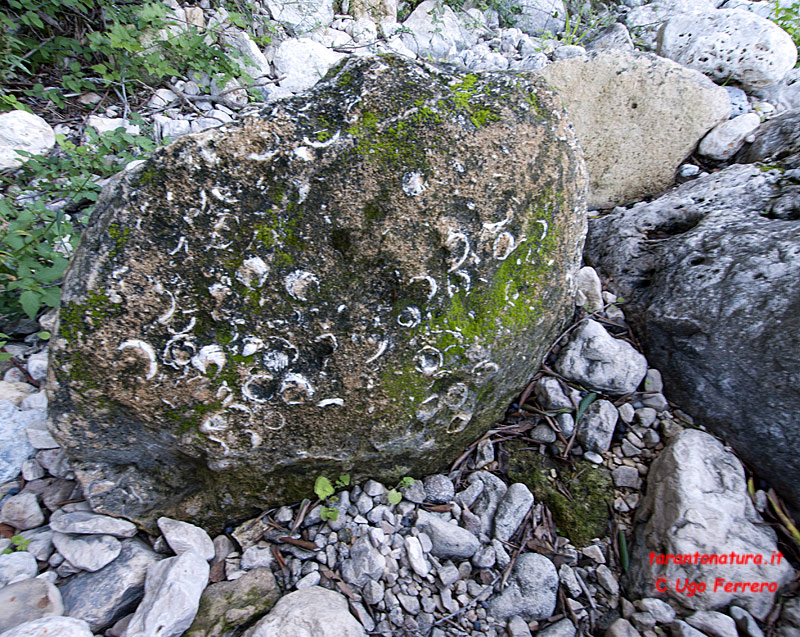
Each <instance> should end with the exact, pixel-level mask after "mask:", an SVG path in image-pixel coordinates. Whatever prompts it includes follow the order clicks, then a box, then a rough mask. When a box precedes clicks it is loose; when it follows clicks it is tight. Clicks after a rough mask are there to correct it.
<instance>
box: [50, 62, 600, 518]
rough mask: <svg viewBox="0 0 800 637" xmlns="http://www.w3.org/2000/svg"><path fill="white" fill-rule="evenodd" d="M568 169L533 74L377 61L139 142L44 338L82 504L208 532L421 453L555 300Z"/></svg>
mask: <svg viewBox="0 0 800 637" xmlns="http://www.w3.org/2000/svg"><path fill="white" fill-rule="evenodd" d="M585 188H586V173H585V167H584V164H583V159H582V154H581V152H580V150H579V148H578V145H577V142H576V141H575V138H574V133H573V130H572V128H571V127H570V125H569V119H568V118H567V117H566V116H565V113H564V112H563V110H562V107H561V105H560V99H557V98H556V97H555V96H554V94H553V93H552V92H551V91H550V90H549V89H546V88H544V86H543V84H542V83H541V79H539V78H534V77H531V76H518V75H512V74H505V73H484V74H481V75H480V76H478V77H476V76H474V75H471V76H462V75H452V74H450V73H448V72H445V71H444V70H441V69H437V68H434V67H432V66H427V65H423V64H417V63H414V62H411V61H407V60H403V59H400V58H395V57H391V56H380V57H369V58H350V59H349V60H347V61H345V62H343V63H342V64H341V65H340V66H338V67H337V68H336V69H334V70H332V71H331V73H330V74H329V75H328V76H327V77H326V79H324V80H323V81H321V82H320V83H319V84H317V85H316V86H315V87H314V88H313V89H311V90H310V91H309V92H307V93H305V94H303V95H299V96H297V97H294V98H291V99H287V100H282V101H278V102H275V103H274V104H271V105H268V106H266V107H264V109H263V110H262V111H260V112H253V113H251V116H249V117H246V118H244V119H243V120H242V121H241V122H239V123H233V124H230V125H226V126H225V127H223V128H219V129H215V130H212V131H206V132H204V133H201V134H198V135H192V136H184V137H181V138H180V139H178V140H177V141H175V142H174V143H173V144H171V145H169V146H167V147H164V148H162V149H159V150H157V151H156V152H155V153H154V155H153V156H152V157H151V158H150V159H148V160H147V161H146V162H145V163H144V164H141V165H139V166H137V167H135V168H132V169H131V170H129V171H126V172H124V173H122V174H121V175H120V176H119V177H118V178H117V179H115V180H114V181H113V183H111V184H109V186H108V187H107V189H106V190H105V191H104V193H103V194H102V196H101V199H100V201H99V202H98V204H97V207H96V208H95V213H94V216H93V217H92V219H91V221H90V223H89V226H88V228H87V230H86V232H85V233H84V236H83V243H82V245H81V246H79V247H78V248H77V250H76V252H75V255H74V257H73V260H72V264H71V267H70V270H69V272H68V273H67V274H66V275H65V280H64V286H63V296H62V307H61V311H60V322H59V325H58V327H57V334H55V335H54V337H53V339H52V340H51V346H50V359H51V366H50V373H51V378H50V379H49V381H48V387H50V388H52V395H51V396H50V402H49V405H50V409H51V413H52V414H57V418H54V419H53V424H52V427H53V429H52V432H53V435H54V436H55V437H56V438H57V439H58V441H59V442H60V443H61V444H63V445H64V447H65V449H66V451H67V453H68V454H69V456H70V457H71V458H72V459H73V461H74V464H73V466H74V467H75V470H76V473H77V475H78V477H79V479H80V481H81V483H82V485H83V488H84V493H85V495H86V498H87V499H88V501H89V502H90V503H91V505H92V508H93V509H94V510H97V511H100V512H108V513H114V514H115V515H121V516H125V517H128V518H129V519H132V520H136V521H137V522H140V523H141V524H143V525H146V526H148V527H149V528H153V527H154V524H155V518H156V517H157V516H158V515H164V516H167V517H171V518H174V519H181V520H184V521H192V522H196V523H199V524H200V525H201V526H203V527H204V528H213V527H214V526H219V525H221V524H222V523H223V522H225V521H226V520H229V519H231V518H236V517H237V516H241V517H245V516H246V515H247V514H250V513H251V512H252V511H253V509H254V508H256V507H260V508H262V509H264V508H269V506H270V505H271V504H280V503H282V502H285V501H289V500H295V499H297V498H298V497H301V494H308V493H312V492H313V484H314V480H315V478H316V476H318V475H320V474H325V475H338V474H339V473H349V474H350V475H351V478H352V479H353V480H354V481H356V480H360V479H362V478H365V477H373V478H375V479H380V480H382V481H383V482H385V483H386V484H390V483H392V484H396V482H397V481H398V480H399V479H400V478H402V477H403V476H404V475H427V474H430V473H434V472H435V471H437V470H440V469H441V468H443V467H444V466H446V465H447V464H448V462H450V461H452V460H453V459H454V458H455V457H457V456H458V455H459V454H460V453H461V452H462V451H463V449H464V447H465V445H466V444H467V443H468V442H469V441H471V440H474V439H475V438H476V437H478V436H479V435H480V434H481V433H482V432H484V431H486V430H487V429H488V428H489V427H490V426H491V425H492V423H493V422H495V420H496V419H497V417H498V416H500V415H501V414H502V413H503V412H504V410H505V409H506V408H507V407H508V404H509V402H510V401H511V399H512V397H513V395H514V394H515V393H518V392H519V387H520V386H522V385H523V384H524V383H525V382H526V381H527V380H528V379H529V378H530V375H531V373H532V372H533V371H534V370H535V369H536V368H537V366H538V363H539V361H540V359H541V357H542V355H543V354H544V352H545V351H546V349H547V348H548V347H549V345H550V343H551V342H552V340H553V337H554V336H555V335H556V334H558V332H559V330H560V328H561V326H562V323H563V320H564V318H565V316H566V314H568V313H571V312H572V307H570V298H569V293H570V290H569V281H570V276H571V275H572V274H573V273H574V272H575V271H576V270H577V266H578V264H579V263H578V262H579V260H580V255H581V243H582V240H583V235H584V231H585V214H584V212H583V207H584V199H585ZM509 202H513V205H510V204H509ZM133 290H135V293H133V292H132V291H133ZM110 418H113V421H114V427H108V426H107V423H108V421H109V419H110ZM311 467H313V471H312V470H310V468H311ZM367 474H368V475H367ZM156 512H158V513H156Z"/></svg>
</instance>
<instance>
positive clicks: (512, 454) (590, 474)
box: [506, 439, 614, 547]
mask: <svg viewBox="0 0 800 637" xmlns="http://www.w3.org/2000/svg"><path fill="white" fill-rule="evenodd" d="M533 446H536V445H533V444H532V443H530V442H527V441H525V440H522V439H518V440H513V441H509V442H508V443H506V448H507V449H508V452H509V458H508V478H509V480H510V481H511V482H522V483H524V484H525V485H527V487H528V488H529V489H530V490H531V492H533V495H534V498H535V499H536V501H538V502H544V504H546V505H547V507H548V508H549V509H550V511H551V512H552V513H553V519H554V520H555V522H556V525H558V531H559V533H561V534H562V535H564V536H566V537H568V538H569V539H570V541H571V542H572V543H573V544H575V546H577V547H582V546H586V545H587V544H589V542H590V541H591V539H592V538H595V537H601V536H603V535H605V534H606V531H607V527H608V522H609V516H608V503H609V500H610V498H611V497H612V494H613V493H614V485H613V482H612V480H611V473H610V472H609V471H608V469H606V468H605V467H597V466H595V465H593V464H590V463H589V462H585V461H578V462H575V463H574V464H572V465H569V464H566V463H561V462H556V461H555V460H553V459H552V458H550V457H548V456H543V455H541V454H540V453H539V451H538V449H532V448H530V447H533ZM553 471H555V477H553Z"/></svg>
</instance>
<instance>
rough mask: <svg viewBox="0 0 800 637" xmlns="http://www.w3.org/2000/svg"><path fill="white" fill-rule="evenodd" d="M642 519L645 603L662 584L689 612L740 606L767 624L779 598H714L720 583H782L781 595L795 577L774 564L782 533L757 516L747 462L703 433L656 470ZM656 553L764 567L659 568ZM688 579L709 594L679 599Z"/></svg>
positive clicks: (639, 561)
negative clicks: (679, 584) (741, 558)
mask: <svg viewBox="0 0 800 637" xmlns="http://www.w3.org/2000/svg"><path fill="white" fill-rule="evenodd" d="M636 519H637V521H638V523H639V525H638V527H637V529H636V541H635V542H634V546H635V549H634V552H633V554H632V557H631V569H630V571H629V574H630V577H631V582H633V583H634V586H635V589H636V590H637V591H638V592H640V593H641V594H642V595H644V596H647V595H649V594H651V593H652V583H653V582H654V581H656V579H657V578H661V577H663V578H664V580H665V582H666V586H665V588H666V589H667V590H666V591H665V594H666V595H667V596H668V597H669V598H670V599H671V600H674V601H676V602H677V603H679V604H681V605H683V606H685V607H688V608H692V609H695V610H712V609H715V608H725V607H727V606H728V605H730V604H731V603H732V602H735V603H736V604H737V605H738V606H741V607H742V608H745V609H746V610H748V611H749V612H750V613H751V614H752V615H753V616H754V617H757V618H759V619H763V618H764V617H765V616H766V615H767V613H769V611H770V609H771V608H772V603H773V599H774V596H775V594H774V593H770V592H768V591H766V590H765V591H760V592H755V593H754V592H752V591H747V592H741V591H738V592H733V591H732V590H729V591H728V592H726V591H725V590H724V587H718V588H717V590H716V591H715V590H714V588H715V586H714V584H715V581H716V580H717V579H718V578H721V579H722V580H724V582H776V583H777V587H778V589H780V587H781V586H783V584H785V583H786V582H788V581H789V580H791V579H792V577H793V570H792V567H791V566H790V565H789V564H788V563H787V562H786V560H785V559H783V560H780V562H779V563H775V564H771V563H770V561H771V556H773V555H775V554H776V552H777V545H776V538H775V532H774V531H773V530H772V529H771V528H770V527H769V526H767V525H764V524H763V522H762V520H761V517H760V516H759V515H758V513H756V511H755V509H754V508H753V505H752V502H751V501H750V497H749V495H748V493H747V485H746V483H745V477H744V470H743V468H742V465H741V462H739V460H738V458H736V456H734V455H733V454H732V453H730V452H728V451H726V450H725V449H724V447H723V446H722V444H720V443H719V442H718V441H717V440H716V439H714V438H713V437H712V436H710V435H709V434H707V433H704V432H702V431H699V430H696V429H685V430H683V431H681V432H680V433H679V434H678V435H676V436H675V437H674V438H673V439H672V440H671V442H670V443H669V445H668V446H667V447H666V448H665V449H664V451H663V452H662V453H661V455H660V456H659V457H658V458H657V459H656V460H655V461H654V462H653V464H652V466H651V467H650V472H649V475H648V479H647V494H646V496H645V498H644V499H643V501H642V503H641V505H640V507H639V509H638V511H637V518H636ZM651 553H654V554H656V555H667V554H671V555H680V556H683V555H694V554H695V553H699V554H700V555H712V554H714V555H718V556H730V555H731V553H736V554H737V555H740V556H744V555H751V556H752V555H758V556H759V557H761V559H762V561H763V562H764V563H762V564H756V563H754V562H755V560H753V559H751V560H747V563H746V564H745V563H738V562H737V563H730V561H728V562H726V563H724V564H710V563H706V564H702V563H701V564H694V563H693V562H692V561H690V562H689V563H688V564H683V563H681V564H676V563H675V561H674V560H673V561H670V562H669V563H667V564H658V561H659V560H658V559H657V558H654V559H653V560H651V559H650V556H651ZM651 561H652V563H651ZM686 578H688V579H689V581H691V582H701V583H704V584H706V589H705V590H703V591H698V592H697V593H696V594H695V595H692V596H688V595H686V594H685V593H680V592H678V591H677V590H676V588H677V586H676V581H677V580H678V579H681V580H682V581H685V579H686ZM729 619H730V618H729ZM687 621H688V620H687ZM689 623H692V622H689ZM731 624H733V620H731ZM695 625H696V624H695ZM734 634H735V629H734Z"/></svg>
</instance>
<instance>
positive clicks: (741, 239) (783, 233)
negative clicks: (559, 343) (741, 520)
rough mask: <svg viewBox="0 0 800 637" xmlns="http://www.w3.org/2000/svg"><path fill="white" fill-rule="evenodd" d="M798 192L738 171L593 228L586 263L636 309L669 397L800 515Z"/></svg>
mask: <svg viewBox="0 0 800 637" xmlns="http://www.w3.org/2000/svg"><path fill="white" fill-rule="evenodd" d="M787 173H788V171H787ZM798 191H800V186H798V185H797V184H796V182H795V180H793V179H792V178H791V177H790V176H789V175H788V174H786V173H784V174H781V172H780V171H778V170H772V171H768V172H765V171H764V170H763V169H762V168H761V167H759V166H751V165H748V166H742V165H734V166H731V167H730V168H727V169H725V170H723V171H720V172H719V173H716V174H714V175H709V176H707V177H701V178H700V179H698V180H696V181H694V182H690V183H687V184H684V185H683V186H681V187H680V188H678V189H676V190H674V191H672V192H670V193H669V194H667V195H665V196H663V197H661V198H660V199H657V200H655V201H653V202H651V203H642V204H637V205H636V206H634V207H633V208H631V209H629V210H623V209H617V210H615V211H614V212H613V213H612V214H610V215H608V216H606V217H604V218H602V219H598V220H597V221H593V222H592V223H591V224H590V228H589V238H588V240H587V249H586V253H585V256H586V258H587V260H588V261H589V262H591V263H592V264H593V265H594V266H595V267H597V268H598V269H599V270H601V271H602V272H603V273H604V274H605V275H606V276H609V277H613V279H614V283H615V285H617V286H618V288H619V289H618V290H617V291H618V293H619V294H621V295H622V296H623V297H625V299H626V300H627V301H629V304H628V305H626V316H627V317H628V319H629V320H630V321H632V323H633V324H634V326H635V327H636V329H637V331H638V335H639V338H640V340H641V342H642V345H643V347H644V349H645V353H646V354H647V359H648V361H649V362H650V364H651V365H652V366H654V367H656V368H657V369H659V370H661V373H662V374H663V375H664V378H665V387H667V388H668V394H669V396H670V398H671V399H672V400H674V401H675V402H676V403H677V404H679V405H681V406H682V407H683V408H684V409H686V410H687V411H688V412H689V413H691V414H692V415H693V416H694V417H695V418H698V419H699V420H698V421H699V422H702V423H704V424H705V425H707V426H708V427H709V428H713V429H714V431H716V432H718V433H720V434H721V435H723V436H724V437H725V438H726V440H728V441H729V442H730V443H731V444H732V445H733V446H734V448H735V449H736V450H737V452H738V453H739V454H740V455H741V457H742V458H743V459H744V460H745V461H747V462H748V463H749V464H751V465H752V466H753V467H754V468H755V469H756V470H757V471H758V472H759V473H760V474H761V475H762V476H763V477H764V478H766V479H767V480H769V481H771V482H772V483H773V484H774V485H775V487H776V489H778V490H779V491H781V492H782V493H783V494H784V496H785V497H786V498H788V500H789V501H790V502H791V504H792V505H793V506H794V507H795V509H800V487H799V486H798V483H797V480H796V476H797V475H800V439H799V438H798V436H797V427H798V422H800V421H799V420H798V415H797V414H798V413H800V394H798V392H797V391H796V390H795V388H796V387H797V383H798V379H800V366H799V365H798V361H797V356H796V352H797V350H798V347H800V341H799V340H798V339H800V311H798V298H800V294H798V292H800V290H798V282H800V211H798V204H797V202H798ZM754 405H757V408H755V407H754Z"/></svg>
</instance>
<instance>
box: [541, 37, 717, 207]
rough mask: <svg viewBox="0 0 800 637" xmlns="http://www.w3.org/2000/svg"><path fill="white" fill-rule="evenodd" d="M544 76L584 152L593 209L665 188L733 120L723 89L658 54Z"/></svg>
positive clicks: (551, 68)
mask: <svg viewBox="0 0 800 637" xmlns="http://www.w3.org/2000/svg"><path fill="white" fill-rule="evenodd" d="M541 74H542V75H543V76H544V78H545V79H546V80H547V81H548V82H549V83H550V84H551V86H553V88H555V89H556V91H557V92H558V94H559V96H560V97H561V99H562V100H563V102H564V106H565V107H566V109H567V112H568V113H569V115H570V118H571V119H572V122H573V124H574V125H575V132H576V134H577V135H578V139H579V141H580V143H581V146H582V147H583V150H584V152H585V153H586V167H587V169H588V171H589V206H590V207H592V208H605V207H609V206H614V205H617V204H620V203H624V202H627V201H631V200H634V199H640V198H642V197H644V196H646V195H652V194H654V193H657V192H660V191H662V190H663V189H664V188H666V187H668V186H669V185H670V184H671V183H672V182H673V180H674V178H675V170H676V169H677V168H678V166H679V165H680V164H681V162H683V160H684V159H686V157H687V155H689V154H690V153H691V152H692V151H693V150H694V148H695V146H696V145H697V142H698V141H700V139H701V138H702V137H703V135H705V134H706V133H707V132H708V131H709V130H711V129H712V128H713V127H714V126H715V125H717V124H718V123H720V122H722V121H725V120H726V119H728V116H729V114H730V98H729V97H728V94H727V92H726V91H725V89H723V88H720V87H718V86H715V85H714V84H713V83H712V82H711V81H710V80H709V79H708V78H706V77H704V76H703V75H701V74H700V73H698V72H696V71H692V70H689V69H686V68H684V67H682V66H680V65H678V64H675V63H674V62H670V61H669V60H665V59H663V58H659V57H657V56H655V55H650V54H643V53H633V52H626V51H602V52H599V53H596V54H594V55H590V56H581V57H577V58H570V59H567V60H560V61H557V62H554V63H552V64H548V65H547V66H546V67H544V69H542V71H541Z"/></svg>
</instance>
